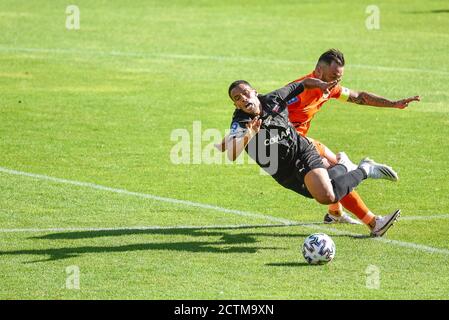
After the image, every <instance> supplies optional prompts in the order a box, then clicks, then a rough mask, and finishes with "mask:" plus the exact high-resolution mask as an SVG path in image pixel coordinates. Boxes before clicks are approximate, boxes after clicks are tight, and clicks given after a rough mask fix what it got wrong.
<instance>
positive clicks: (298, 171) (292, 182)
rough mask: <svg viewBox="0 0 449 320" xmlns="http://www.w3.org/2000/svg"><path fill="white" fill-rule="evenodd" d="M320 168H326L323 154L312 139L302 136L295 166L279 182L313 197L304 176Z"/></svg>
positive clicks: (308, 196) (305, 195)
mask: <svg viewBox="0 0 449 320" xmlns="http://www.w3.org/2000/svg"><path fill="white" fill-rule="evenodd" d="M318 168H323V169H326V167H325V166H324V164H323V161H322V160H321V156H320V155H319V154H318V151H317V150H316V148H315V146H314V144H313V143H312V142H311V141H309V140H308V139H306V138H304V137H300V145H299V150H298V155H297V159H296V161H295V164H294V167H293V168H291V174H290V173H289V175H288V177H287V178H286V179H282V180H280V181H279V180H278V182H279V184H280V185H282V186H283V187H285V188H287V189H290V190H292V191H295V192H296V193H299V194H300V195H302V196H304V197H307V198H313V197H312V195H311V194H310V192H309V190H307V187H306V185H305V183H304V177H305V175H306V174H307V173H308V172H309V171H311V170H313V169H318Z"/></svg>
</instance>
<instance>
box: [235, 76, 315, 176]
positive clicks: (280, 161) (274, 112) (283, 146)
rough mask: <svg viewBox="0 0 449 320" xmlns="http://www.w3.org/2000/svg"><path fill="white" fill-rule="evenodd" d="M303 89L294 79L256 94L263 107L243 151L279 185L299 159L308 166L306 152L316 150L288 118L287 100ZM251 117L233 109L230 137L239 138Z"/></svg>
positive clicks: (296, 166)
mask: <svg viewBox="0 0 449 320" xmlns="http://www.w3.org/2000/svg"><path fill="white" fill-rule="evenodd" d="M303 91H304V85H303V84H302V83H301V82H295V83H291V84H289V85H287V86H285V87H283V88H281V89H278V90H275V91H273V92H270V93H268V94H266V95H259V96H258V98H259V100H260V102H261V107H262V112H261V114H260V116H259V118H260V119H262V125H261V128H260V131H259V132H258V133H257V134H256V135H255V136H254V137H253V138H252V139H251V140H250V142H249V143H248V145H247V146H246V152H247V153H248V154H249V156H250V157H251V158H252V159H253V160H255V161H256V162H257V164H258V165H259V166H260V167H262V168H263V169H265V171H266V172H268V174H270V175H271V176H272V177H273V178H274V179H275V180H276V181H278V182H279V183H280V184H284V182H285V181H286V180H288V179H290V178H291V176H292V173H293V170H295V169H297V168H298V167H299V166H300V165H301V162H302V165H303V166H304V165H305V167H306V168H309V166H308V163H307V162H309V161H308V160H307V159H308V158H307V155H306V154H305V152H306V151H307V152H312V153H313V152H314V150H315V149H314V147H313V145H312V143H311V142H309V140H307V139H306V138H304V137H302V136H300V135H299V134H298V133H297V132H296V130H295V128H294V127H293V125H292V124H291V123H290V122H289V120H288V109H287V101H289V100H290V99H291V98H293V97H295V96H297V95H299V94H300V93H301V92H303ZM253 118H254V116H253V115H250V114H248V113H246V112H244V111H242V110H240V109H236V110H235V112H234V114H233V117H232V123H231V134H230V136H231V137H241V136H242V135H243V134H244V133H245V132H246V130H247V129H246V124H247V123H248V121H250V120H251V119H253ZM315 153H316V151H315ZM314 159H316V157H314ZM315 162H316V161H315ZM319 162H320V163H319V164H315V167H322V163H321V160H319Z"/></svg>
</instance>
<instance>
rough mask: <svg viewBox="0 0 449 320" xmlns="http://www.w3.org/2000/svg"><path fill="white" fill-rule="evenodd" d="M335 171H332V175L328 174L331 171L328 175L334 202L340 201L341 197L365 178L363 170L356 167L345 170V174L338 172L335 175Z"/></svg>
mask: <svg viewBox="0 0 449 320" xmlns="http://www.w3.org/2000/svg"><path fill="white" fill-rule="evenodd" d="M335 167H336V166H335ZM335 167H334V168H335ZM328 171H330V170H328ZM340 172H341V171H340ZM335 173H339V172H335ZM335 173H334V172H333V173H332V175H333V176H334V177H331V175H330V174H331V173H330V172H329V177H330V178H331V179H332V180H331V183H332V187H333V189H334V195H335V202H337V201H340V199H341V198H343V197H344V196H346V195H347V194H348V193H350V192H351V191H352V190H353V189H354V188H355V187H357V186H358V185H359V184H360V182H362V180H364V179H366V173H365V171H363V170H362V169H360V168H357V169H355V170H354V171H350V172H347V173H346V174H340V175H337V176H335Z"/></svg>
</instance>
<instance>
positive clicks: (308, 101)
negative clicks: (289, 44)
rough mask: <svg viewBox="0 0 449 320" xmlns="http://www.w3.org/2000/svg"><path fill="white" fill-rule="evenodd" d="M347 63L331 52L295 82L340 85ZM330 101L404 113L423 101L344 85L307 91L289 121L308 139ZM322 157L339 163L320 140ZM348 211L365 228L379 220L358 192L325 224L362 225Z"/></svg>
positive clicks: (292, 105)
mask: <svg viewBox="0 0 449 320" xmlns="http://www.w3.org/2000/svg"><path fill="white" fill-rule="evenodd" d="M344 66H345V60H344V55H343V53H342V52H340V51H339V50H336V49H330V50H328V51H326V52H324V53H323V54H322V55H321V56H320V58H319V59H318V62H317V64H316V66H315V70H314V71H313V72H312V73H310V74H308V75H306V76H303V77H301V78H299V79H297V80H295V81H293V82H299V81H301V80H303V79H305V78H317V79H320V80H322V81H325V82H332V81H334V80H338V81H340V80H341V78H342V77H343V73H344ZM330 99H339V100H341V101H347V102H351V103H356V104H360V105H368V106H375V107H389V108H398V109H404V108H406V107H407V106H408V104H409V103H410V102H413V101H420V97H419V96H414V97H410V98H406V99H401V100H396V101H392V100H389V99H386V98H384V97H380V96H378V95H375V94H372V93H368V92H364V91H360V92H359V91H354V90H351V89H348V88H345V87H342V86H341V85H339V84H338V85H336V86H335V87H334V88H333V89H332V90H331V91H330V92H329V94H323V92H322V91H321V90H319V89H311V90H305V91H303V92H302V93H300V94H299V95H297V96H296V97H294V98H292V99H291V100H290V101H288V102H287V104H288V112H289V120H290V122H291V123H292V124H293V126H294V127H295V129H296V131H297V132H298V133H299V134H300V135H302V136H304V137H305V136H306V135H307V132H308V130H309V129H310V125H311V120H312V119H313V117H314V115H315V114H316V113H317V112H318V111H319V110H320V109H321V107H322V106H323V104H324V103H325V102H326V101H328V100H330ZM308 139H310V140H311V141H313V143H314V145H315V147H316V149H317V150H318V152H319V154H320V155H321V157H322V158H323V160H324V159H325V161H323V162H324V163H325V164H327V165H329V166H333V165H335V164H336V163H338V160H339V159H337V156H336V155H335V154H334V153H333V152H332V151H331V150H329V148H327V147H326V146H325V145H323V144H322V143H320V142H319V141H317V140H313V139H311V138H308ZM225 140H226V138H225V139H223V141H222V143H221V144H218V145H217V148H218V149H220V150H223V151H224V149H225V148H226V146H225ZM342 206H343V207H345V208H346V209H347V210H348V211H350V212H352V213H353V214H355V215H356V216H357V217H358V218H359V219H360V220H361V221H362V222H363V223H364V224H366V225H367V226H368V227H369V228H370V229H372V227H373V225H374V224H375V218H376V216H375V215H374V214H373V213H372V212H371V211H370V210H369V209H368V207H367V206H366V204H365V203H364V202H363V200H362V199H361V197H360V196H359V195H358V193H357V192H356V191H352V192H351V193H349V194H348V195H347V196H346V197H344V198H343V199H341V200H340V202H338V203H335V204H331V205H329V208H328V213H327V214H326V215H325V216H324V222H325V223H358V221H356V220H354V219H352V218H351V217H349V216H348V215H347V214H346V213H345V212H344V211H343V209H342Z"/></svg>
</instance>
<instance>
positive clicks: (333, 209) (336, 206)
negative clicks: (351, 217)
mask: <svg viewBox="0 0 449 320" xmlns="http://www.w3.org/2000/svg"><path fill="white" fill-rule="evenodd" d="M328 212H329V213H330V214H332V215H333V216H337V217H341V214H342V212H343V207H342V205H341V203H340V202H337V203H332V204H330V205H329V207H328Z"/></svg>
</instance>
